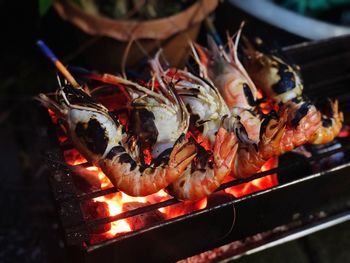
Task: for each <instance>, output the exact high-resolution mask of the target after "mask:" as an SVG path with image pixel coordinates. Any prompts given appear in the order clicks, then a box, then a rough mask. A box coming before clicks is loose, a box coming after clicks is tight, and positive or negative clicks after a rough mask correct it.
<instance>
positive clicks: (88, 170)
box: [49, 110, 278, 243]
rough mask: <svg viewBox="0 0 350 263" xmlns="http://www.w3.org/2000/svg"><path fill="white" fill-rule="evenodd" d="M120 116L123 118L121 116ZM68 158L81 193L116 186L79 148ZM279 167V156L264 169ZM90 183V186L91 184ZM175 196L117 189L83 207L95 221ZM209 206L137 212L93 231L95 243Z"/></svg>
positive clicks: (258, 184) (246, 189)
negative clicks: (137, 194)
mask: <svg viewBox="0 0 350 263" xmlns="http://www.w3.org/2000/svg"><path fill="white" fill-rule="evenodd" d="M49 114H50V116H51V118H52V120H53V122H54V123H56V124H57V118H56V116H55V114H54V113H53V112H52V111H50V110H49ZM118 117H120V115H119V116H118ZM125 121H127V119H125ZM61 128H62V127H61ZM61 133H62V131H61ZM188 136H193V137H194V138H195V139H196V141H197V142H198V143H199V144H201V145H202V146H203V147H204V148H205V149H207V150H208V149H210V148H211V147H210V142H209V141H207V140H205V139H204V138H203V136H202V134H200V133H198V134H193V135H192V134H188ZM58 137H59V141H60V142H63V141H65V140H66V139H67V137H66V136H64V135H59V136H58ZM147 154H148V153H146V154H145V155H146V157H148V155H147ZM146 159H147V158H146ZM64 160H65V161H66V163H67V164H68V165H71V166H74V167H75V168H76V169H73V170H74V173H75V174H77V175H79V176H80V177H79V180H76V181H74V184H75V186H76V188H77V189H78V191H79V192H83V193H86V191H88V192H90V191H98V190H103V189H109V188H112V187H113V185H112V183H111V182H110V180H109V179H108V178H107V177H106V175H105V174H104V173H103V172H102V171H101V169H100V168H98V167H96V166H93V165H91V166H88V167H85V166H84V165H80V164H83V163H87V160H86V159H85V158H84V157H83V156H82V155H81V154H80V153H79V152H78V151H77V150H76V149H70V150H66V151H64ZM276 166H277V159H274V160H271V161H269V162H267V163H266V164H265V165H264V167H263V168H262V169H261V170H262V171H264V170H267V169H271V168H272V167H276ZM79 183H82V184H83V186H79ZM277 184H278V182H277V176H276V175H269V176H266V177H263V178H260V179H256V180H254V181H252V182H249V183H246V184H242V185H238V186H235V187H231V188H229V189H226V190H225V191H226V193H230V194H232V195H234V196H235V197H240V196H243V195H247V194H249V193H252V192H256V191H260V190H262V189H264V188H269V187H272V186H275V185H277ZM86 185H88V187H87V186H86ZM84 187H85V188H84ZM84 191H85V192H84ZM171 198H172V196H170V195H168V194H167V193H166V191H164V190H161V191H159V192H157V193H155V194H153V195H149V196H146V197H132V196H128V195H126V194H124V193H122V192H117V193H113V194H109V195H105V196H101V197H97V198H94V199H92V200H88V201H87V202H85V203H82V207H83V209H82V210H83V212H84V216H85V217H86V218H87V219H88V220H91V219H97V218H105V217H108V216H115V215H118V214H120V213H123V212H126V211H131V210H134V209H137V208H140V207H142V206H147V205H150V204H155V203H159V202H163V201H166V200H168V199H171ZM206 207H207V198H203V199H201V200H198V201H183V202H179V203H177V204H175V205H170V206H166V207H163V208H159V209H158V210H155V211H151V212H146V213H143V214H141V215H136V216H133V217H129V218H126V219H121V220H117V221H114V222H112V223H110V224H106V225H105V226H102V227H98V228H97V229H94V230H92V231H91V243H99V242H102V241H104V240H107V239H110V238H113V237H115V236H118V235H122V234H123V233H127V232H130V231H134V230H137V229H140V228H142V227H146V226H149V225H152V224H154V223H157V222H160V221H164V220H167V219H171V218H175V217H178V216H181V215H185V214H188V213H191V212H193V211H197V210H200V209H204V208H206Z"/></svg>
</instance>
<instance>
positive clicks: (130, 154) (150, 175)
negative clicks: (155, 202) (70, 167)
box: [39, 84, 195, 196]
mask: <svg viewBox="0 0 350 263" xmlns="http://www.w3.org/2000/svg"><path fill="white" fill-rule="evenodd" d="M39 100H40V101H41V102H42V104H43V105H44V106H46V107H47V108H49V109H51V110H52V111H54V112H55V114H56V116H57V117H58V118H59V119H61V120H62V121H63V123H64V126H65V128H66V130H67V132H68V136H69V137H70V139H71V140H72V142H73V144H74V146H75V147H76V148H77V150H78V151H79V152H80V153H82V154H83V155H84V157H85V158H86V159H87V160H88V161H90V162H92V163H93V164H95V165H97V166H99V167H101V169H102V170H103V172H104V173H105V174H106V175H107V177H108V178H109V179H110V180H111V182H112V183H113V184H114V185H115V186H116V187H117V188H118V189H119V190H121V191H123V192H125V193H126V194H128V195H132V196H145V195H149V194H152V193H155V192H157V191H159V190H160V189H163V188H164V187H166V186H168V185H169V184H170V183H172V182H173V181H175V180H176V179H177V178H178V177H179V176H180V175H181V173H182V172H183V171H184V170H185V168H186V167H187V166H188V164H189V163H190V162H191V161H192V159H193V158H194V157H195V146H194V145H193V144H191V143H188V141H187V139H186V138H185V136H184V134H185V132H186V124H184V125H183V126H181V127H177V128H179V130H180V133H181V134H180V135H179V136H178V138H177V139H176V140H174V141H173V142H172V144H171V143H170V142H169V143H168V145H167V147H166V149H164V147H163V145H162V146H159V147H158V148H157V149H158V150H159V151H161V153H160V154H158V156H157V158H155V159H154V160H153V161H152V163H151V164H149V165H146V164H144V163H142V162H140V157H139V154H137V149H138V148H137V145H136V146H135V148H136V150H132V149H131V147H130V145H129V144H127V142H126V138H127V137H128V136H127V135H126V134H125V132H124V129H123V127H122V125H121V124H120V123H119V121H118V120H117V119H116V118H114V117H113V116H112V115H111V114H110V113H109V112H108V110H107V109H106V108H105V107H104V106H103V105H101V104H100V103H97V102H95V101H94V100H93V99H92V98H91V97H90V96H89V95H87V94H86V93H85V91H84V90H83V89H82V88H81V87H77V88H73V87H72V86H70V85H68V84H67V85H64V86H61V87H60V88H59V89H58V91H57V96H56V98H55V99H51V98H49V97H48V96H46V95H44V94H40V95H39ZM183 121H184V122H186V120H183ZM174 126H175V125H174ZM162 149H164V150H162Z"/></svg>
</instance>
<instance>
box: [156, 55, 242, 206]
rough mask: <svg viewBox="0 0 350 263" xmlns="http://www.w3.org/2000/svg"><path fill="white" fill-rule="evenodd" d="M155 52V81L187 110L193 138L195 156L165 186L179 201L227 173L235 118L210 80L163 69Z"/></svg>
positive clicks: (198, 194)
mask: <svg viewBox="0 0 350 263" xmlns="http://www.w3.org/2000/svg"><path fill="white" fill-rule="evenodd" d="M158 58H159V53H157V55H156V56H155V58H154V59H153V60H151V61H150V65H151V68H152V70H153V72H154V73H155V76H156V80H157V81H158V82H159V83H160V84H161V85H162V86H163V87H164V88H165V87H166V85H168V86H169V85H171V86H173V87H174V89H175V90H176V92H177V94H178V95H179V97H180V98H181V99H182V100H183V101H184V103H185V104H186V106H187V108H188V109H189V112H190V113H191V121H192V125H191V126H190V127H192V128H191V130H190V131H191V134H192V135H193V137H194V138H195V139H196V140H194V143H195V145H196V153H197V155H196V157H195V158H194V159H193V161H192V162H191V164H190V165H189V167H188V168H187V169H186V171H185V172H184V173H183V174H182V175H181V176H180V177H179V178H178V179H177V180H176V181H175V182H174V183H172V184H171V185H170V186H169V187H168V189H167V190H168V192H169V193H170V194H172V195H173V196H175V197H176V198H178V199H180V200H184V199H190V200H197V199H200V198H202V197H205V196H207V195H209V194H211V193H212V192H213V191H215V190H216V189H217V188H218V187H219V186H220V184H221V182H222V181H223V179H224V178H225V177H226V176H227V175H228V174H229V173H230V171H231V165H232V161H233V159H234V157H235V155H236V151H237V147H238V140H237V138H236V135H235V133H234V132H233V130H235V128H236V126H237V122H238V120H237V119H236V117H232V118H231V117H230V116H229V115H230V112H229V109H228V108H227V106H226V104H225V102H224V101H223V99H222V97H221V95H220V93H219V92H218V90H217V89H216V88H215V87H214V86H213V84H212V83H211V82H210V81H207V80H205V79H203V78H201V77H198V76H196V75H194V74H193V73H190V72H187V71H184V70H180V69H175V68H170V69H167V70H163V68H162V66H161V65H160V63H159V59H158Z"/></svg>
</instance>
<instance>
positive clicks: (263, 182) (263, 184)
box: [225, 158, 278, 198]
mask: <svg viewBox="0 0 350 263" xmlns="http://www.w3.org/2000/svg"><path fill="white" fill-rule="evenodd" d="M277 166H278V158H271V159H270V160H268V161H267V162H266V163H265V164H264V165H263V167H262V168H261V170H260V171H261V172H263V171H268V170H270V169H273V168H276V167H277ZM276 185H278V179H277V174H271V175H267V176H264V177H261V178H258V179H255V180H253V181H250V182H248V183H244V184H240V185H236V186H233V187H230V188H227V189H225V192H226V193H228V194H232V195H233V196H234V197H237V198H238V197H241V196H244V195H248V194H251V193H255V192H258V191H261V190H264V189H267V188H271V187H274V186H276Z"/></svg>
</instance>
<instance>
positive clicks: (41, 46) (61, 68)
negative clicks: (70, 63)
mask: <svg viewBox="0 0 350 263" xmlns="http://www.w3.org/2000/svg"><path fill="white" fill-rule="evenodd" d="M36 45H37V46H38V47H39V49H40V50H41V52H42V53H43V54H44V55H45V56H46V57H47V58H48V59H49V60H51V62H52V63H53V64H54V65H55V66H56V68H57V70H58V71H59V72H60V73H61V74H62V75H63V76H64V77H65V78H66V79H67V81H68V82H69V83H70V84H71V85H72V86H73V87H74V88H79V87H80V85H79V84H78V82H77V81H76V80H75V79H74V77H73V76H72V74H70V72H69V71H68V69H67V68H66V67H65V66H64V65H63V64H62V62H61V61H59V59H58V58H57V57H56V55H55V54H54V53H53V51H52V50H51V49H50V48H49V47H48V46H47V45H46V44H45V42H44V41H42V40H38V41H37V42H36Z"/></svg>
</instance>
